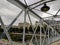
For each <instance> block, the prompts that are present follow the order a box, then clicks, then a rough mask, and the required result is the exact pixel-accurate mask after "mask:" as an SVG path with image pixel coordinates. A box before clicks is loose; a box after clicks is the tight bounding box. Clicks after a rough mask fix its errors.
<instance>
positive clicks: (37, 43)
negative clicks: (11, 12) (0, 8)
mask: <svg viewBox="0 0 60 45" xmlns="http://www.w3.org/2000/svg"><path fill="white" fill-rule="evenodd" d="M8 1H9V2H11V3H13V4H14V5H16V6H17V7H19V8H20V9H22V10H21V12H20V13H19V14H18V15H17V16H16V17H15V19H14V20H13V21H12V22H11V24H10V25H8V26H5V24H4V22H3V20H2V18H1V16H0V23H1V28H2V29H3V32H2V33H1V35H0V39H2V38H3V37H4V36H6V37H7V39H8V40H9V44H10V45H14V41H18V42H21V43H22V45H27V44H29V45H30V44H32V45H49V44H51V43H52V42H55V41H57V40H59V39H60V38H59V33H58V32H57V31H56V30H55V29H54V28H53V27H52V26H51V25H49V24H47V22H46V21H45V20H44V19H43V18H41V17H40V16H39V15H38V14H37V13H35V12H34V11H33V10H32V9H34V8H36V7H38V6H40V5H42V4H44V3H48V2H51V1H46V2H44V3H42V4H39V5H37V6H35V7H33V8H31V7H30V6H32V5H35V4H37V3H39V2H40V1H39V2H37V3H34V4H32V5H29V6H28V5H27V3H26V1H25V4H26V5H25V4H23V3H22V2H21V1H20V0H8ZM23 11H24V22H23V24H24V25H23V26H22V27H21V28H20V29H18V28H12V25H13V24H14V23H15V21H16V20H17V19H18V17H19V16H20V15H21V14H22V12H23ZM30 14H31V15H32V16H33V17H34V18H36V19H38V20H39V22H38V23H37V24H36V25H37V26H35V27H33V24H32V23H33V22H32V20H31V17H30ZM27 15H28V18H29V22H30V27H29V29H28V28H27V27H26V20H27V19H26V16H27ZM52 34H53V35H52ZM54 38H55V39H54ZM17 45H20V44H17Z"/></svg>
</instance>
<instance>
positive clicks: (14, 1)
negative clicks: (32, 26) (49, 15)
mask: <svg viewBox="0 0 60 45" xmlns="http://www.w3.org/2000/svg"><path fill="white" fill-rule="evenodd" d="M7 1H8V2H10V3H12V4H14V5H15V6H17V7H19V8H21V9H22V10H23V11H25V10H26V9H27V8H28V10H29V13H30V14H31V15H32V16H33V17H35V18H37V19H38V20H42V21H43V22H44V23H45V24H46V25H48V24H47V22H46V21H45V20H44V19H43V18H42V17H40V16H39V15H38V14H37V13H35V12H34V11H33V10H32V9H31V8H30V7H28V6H27V5H25V4H23V3H22V2H21V1H20V0H7ZM48 26H49V27H50V28H52V27H51V26H50V25H48ZM52 29H53V28H52ZM53 30H54V29H53ZM57 34H58V32H57Z"/></svg>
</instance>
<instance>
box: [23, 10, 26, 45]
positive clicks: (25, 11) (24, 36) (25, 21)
mask: <svg viewBox="0 0 60 45" xmlns="http://www.w3.org/2000/svg"><path fill="white" fill-rule="evenodd" d="M25 25H26V10H25V15H24V26H23V45H25Z"/></svg>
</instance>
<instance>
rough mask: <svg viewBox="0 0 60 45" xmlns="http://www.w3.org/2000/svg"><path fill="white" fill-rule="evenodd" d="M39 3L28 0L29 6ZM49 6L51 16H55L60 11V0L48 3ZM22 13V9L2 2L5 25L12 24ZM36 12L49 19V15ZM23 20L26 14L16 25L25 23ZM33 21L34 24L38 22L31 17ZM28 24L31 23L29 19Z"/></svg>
mask: <svg viewBox="0 0 60 45" xmlns="http://www.w3.org/2000/svg"><path fill="white" fill-rule="evenodd" d="M21 1H22V2H23V3H24V0H21ZM37 1H39V0H26V2H27V4H28V5H30V4H32V3H34V2H37ZM47 5H49V6H50V7H51V9H50V10H49V11H48V12H49V13H51V14H55V13H56V12H57V10H58V9H60V0H57V1H54V2H51V3H48V4H47ZM40 8H41V6H39V7H38V8H37V9H40ZM20 11H21V9H20V8H18V7H16V6H15V5H13V4H11V3H9V2H8V1H7V0H0V16H1V17H2V19H3V22H4V24H5V25H6V24H10V23H11V22H12V20H13V19H14V18H15V17H16V16H17V15H18V14H19V12H20ZM34 11H35V12H37V13H38V14H40V16H41V17H47V16H48V15H49V14H45V13H42V12H39V11H36V10H34ZM59 14H60V13H59ZM23 19H24V12H23V13H22V14H21V16H20V17H19V18H18V20H17V21H16V22H15V23H14V24H15V25H18V23H19V22H23ZM31 19H32V22H33V23H34V22H35V21H36V20H37V19H35V18H33V17H31ZM27 22H29V21H28V18H27Z"/></svg>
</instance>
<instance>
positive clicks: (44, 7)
mask: <svg viewBox="0 0 60 45" xmlns="http://www.w3.org/2000/svg"><path fill="white" fill-rule="evenodd" d="M49 9H50V7H49V6H47V5H46V3H45V4H44V6H43V7H42V8H41V11H42V12H47V11H48V10H49Z"/></svg>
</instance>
